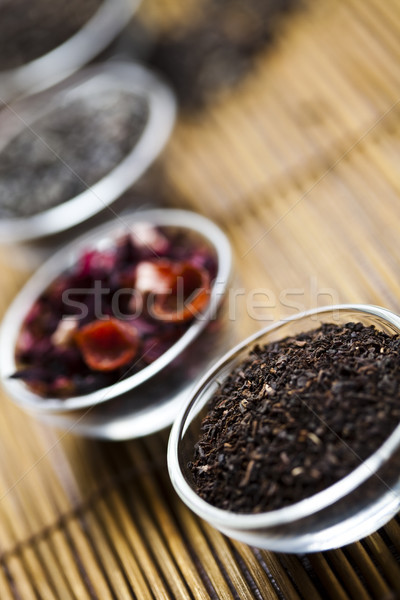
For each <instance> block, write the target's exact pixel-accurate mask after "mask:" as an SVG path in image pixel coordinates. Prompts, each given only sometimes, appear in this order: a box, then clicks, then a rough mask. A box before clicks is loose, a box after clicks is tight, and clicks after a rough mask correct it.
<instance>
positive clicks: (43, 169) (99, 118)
mask: <svg viewBox="0 0 400 600" xmlns="http://www.w3.org/2000/svg"><path fill="white" fill-rule="evenodd" d="M147 118H148V104H147V101H146V99H145V98H143V97H140V96H138V95H136V94H131V93H128V92H122V91H117V90H111V91H104V90H103V91H102V93H99V94H98V93H96V94H94V93H92V94H90V95H87V96H86V97H80V98H75V99H73V100H72V99H70V100H69V101H67V102H66V103H65V104H60V106H59V107H58V108H57V109H54V110H53V111H52V112H50V113H49V114H48V115H46V116H43V117H42V118H41V119H39V120H38V121H37V122H35V123H34V124H33V125H32V127H31V128H28V127H27V128H25V129H24V130H23V131H22V132H20V133H19V134H18V135H16V136H15V137H14V138H13V139H12V140H11V141H10V142H9V143H8V144H7V145H6V146H5V147H4V148H3V149H2V151H1V152H0V217H6V218H15V217H27V216H31V215H35V214H37V213H40V212H42V211H44V210H47V209H49V208H52V207H54V206H57V205H59V204H61V203H63V202H65V201H67V200H70V199H71V198H74V197H75V196H77V195H78V194H80V193H82V192H84V191H86V190H87V189H88V187H89V186H91V185H93V184H95V183H97V182H98V181H99V180H100V179H101V178H102V177H104V176H105V175H107V173H109V172H110V171H111V169H113V168H114V167H116V166H117V165H118V163H120V162H121V161H122V160H123V159H124V158H125V156H126V155H127V154H128V153H129V152H130V151H131V150H132V149H133V148H134V146H135V144H136V143H137V141H138V140H139V138H140V136H141V134H142V132H143V130H144V127H145V125H146V122H147Z"/></svg>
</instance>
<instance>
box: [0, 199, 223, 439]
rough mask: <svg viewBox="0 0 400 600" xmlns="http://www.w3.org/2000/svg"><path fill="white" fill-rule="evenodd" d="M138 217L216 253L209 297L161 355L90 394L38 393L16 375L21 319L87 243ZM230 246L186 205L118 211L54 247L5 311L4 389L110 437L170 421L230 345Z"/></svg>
mask: <svg viewBox="0 0 400 600" xmlns="http://www.w3.org/2000/svg"><path fill="white" fill-rule="evenodd" d="M137 223H150V224H152V225H154V226H162V227H172V228H174V229H178V230H180V229H181V230H182V232H185V234H187V235H188V236H190V235H193V236H196V238H197V237H199V238H200V239H201V240H203V241H204V242H205V243H206V245H207V246H209V247H210V249H211V251H212V252H213V253H215V255H216V258H217V266H218V267H217V268H218V270H217V275H216V278H215V281H214V283H213V285H212V287H211V292H210V300H209V303H208V305H207V307H206V309H205V311H204V312H203V313H202V314H201V317H199V318H195V319H194V320H193V322H192V323H191V324H190V326H189V328H188V329H187V330H186V332H185V333H184V334H183V335H182V336H181V337H180V338H179V339H178V340H177V341H176V342H175V343H174V344H173V346H172V347H170V348H169V349H168V350H167V351H166V352H164V354H162V355H161V356H160V357H159V358H157V359H156V360H155V361H154V362H152V363H151V364H149V365H148V366H146V367H145V368H143V369H142V370H141V371H138V372H137V373H135V374H134V375H131V376H129V377H127V378H126V379H122V380H120V381H118V382H117V383H115V384H114V385H112V386H109V387H107V388H103V389H100V390H97V391H95V392H92V393H90V394H86V395H81V396H76V397H71V398H66V399H58V398H43V397H41V396H39V395H38V394H36V393H34V392H32V391H31V390H30V389H29V388H28V386H27V385H26V384H25V383H24V382H23V381H22V380H19V379H11V378H10V375H12V374H13V373H15V371H16V370H17V365H16V361H15V347H16V342H17V339H18V335H19V332H20V329H21V325H22V323H23V321H24V318H25V316H26V315H27V313H28V311H29V309H30V308H31V306H32V304H33V303H34V301H35V300H36V299H37V298H38V297H39V296H40V294H41V293H42V292H43V291H44V290H45V289H46V288H47V287H48V285H49V284H50V283H51V282H52V281H54V280H55V279H56V278H57V277H58V276H59V275H60V274H61V273H62V272H64V271H65V270H66V269H68V268H70V267H72V266H73V265H74V264H76V261H77V260H78V258H79V257H80V256H81V255H82V252H83V251H84V250H87V249H88V248H91V249H99V250H104V249H105V248H107V247H109V246H110V245H112V244H113V243H114V242H115V240H116V239H118V238H119V237H120V236H121V235H123V234H124V233H129V231H130V227H131V226H132V225H134V224H137ZM231 262H232V257H231V248H230V244H229V242H228V240H227V238H226V236H225V235H224V233H223V232H222V231H221V230H220V229H219V228H218V227H217V226H216V225H215V224H214V223H212V222H211V221H209V220H208V219H206V218H204V217H202V216H200V215H198V214H195V213H192V212H188V211H181V210H173V209H158V210H149V211H141V212H136V213H131V214H130V215H124V216H123V218H121V219H119V220H114V221H112V222H110V223H107V224H106V225H103V226H101V227H99V228H96V229H93V230H92V231H91V232H90V233H87V234H85V235H83V236H82V237H80V238H78V239H77V240H75V241H73V242H72V243H71V244H69V245H68V246H66V247H65V248H63V249H61V250H60V251H59V252H57V254H55V255H54V256H53V257H52V258H51V259H50V260H48V261H47V262H46V263H45V264H44V265H43V266H42V267H41V268H40V269H39V270H38V271H37V272H36V273H35V274H34V275H33V276H32V278H31V279H30V280H29V281H28V283H27V284H26V285H25V286H24V288H23V289H22V290H21V292H20V293H19V295H18V296H17V297H16V299H15V300H14V302H13V303H12V304H11V306H10V307H9V310H8V311H7V313H6V316H5V317H4V320H3V323H2V327H1V332H0V376H1V379H2V383H3V386H4V388H5V390H6V392H7V393H8V394H9V395H10V396H11V398H12V399H13V400H14V401H15V402H16V403H17V404H18V405H19V406H21V407H22V408H23V409H24V410H26V411H28V412H29V413H31V414H33V415H34V416H36V417H37V418H39V419H41V420H43V421H45V422H48V423H49V424H51V425H55V426H58V427H61V428H63V429H70V430H71V432H73V433H77V434H82V435H87V436H92V437H100V438H106V439H113V440H121V439H129V438H134V437H140V436H144V435H147V434H149V433H153V432H155V431H158V430H160V429H162V428H164V427H167V426H169V425H171V423H172V422H173V420H174V419H175V417H176V414H177V412H178V409H179V408H180V407H181V405H182V402H183V401H184V400H185V399H186V398H187V396H188V394H189V390H191V389H192V386H193V385H194V382H195V381H196V380H197V379H198V378H199V377H200V376H201V375H202V373H204V370H205V369H206V368H208V366H209V365H210V364H212V362H214V361H215V360H216V358H217V357H218V356H221V355H222V354H223V352H225V351H226V349H227V348H228V347H229V346H230V344H231V343H232V339H231V332H230V329H229V328H228V327H227V316H226V312H227V311H226V310H225V304H224V299H225V296H226V294H227V290H228V285H229V281H230V276H231Z"/></svg>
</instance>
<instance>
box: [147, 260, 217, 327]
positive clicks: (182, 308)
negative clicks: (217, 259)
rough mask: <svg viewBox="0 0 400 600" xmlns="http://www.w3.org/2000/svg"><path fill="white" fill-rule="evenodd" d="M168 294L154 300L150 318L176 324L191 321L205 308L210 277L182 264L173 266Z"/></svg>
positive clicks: (205, 272)
mask: <svg viewBox="0 0 400 600" xmlns="http://www.w3.org/2000/svg"><path fill="white" fill-rule="evenodd" d="M173 274H174V280H173V282H172V285H171V288H170V292H169V293H165V294H159V295H157V296H156V297H155V299H154V304H153V307H152V316H153V317H155V318H156V319H160V320H163V321H170V322H172V323H178V322H182V321H187V320H188V319H192V318H193V317H195V316H196V315H197V314H198V313H200V312H201V311H202V310H204V308H205V307H206V306H207V304H208V301H209V296H210V277H209V274H208V272H207V271H206V270H205V269H203V268H197V267H194V266H193V265H192V264H191V263H188V262H182V263H178V264H177V265H175V266H174V270H173Z"/></svg>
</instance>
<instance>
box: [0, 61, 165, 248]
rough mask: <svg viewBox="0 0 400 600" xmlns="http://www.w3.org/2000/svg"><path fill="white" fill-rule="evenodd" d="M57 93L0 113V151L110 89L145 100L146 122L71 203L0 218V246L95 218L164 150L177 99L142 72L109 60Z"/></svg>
mask: <svg viewBox="0 0 400 600" xmlns="http://www.w3.org/2000/svg"><path fill="white" fill-rule="evenodd" d="M64 83H66V85H65V86H64V87H62V88H61V89H55V90H48V91H47V92H45V93H44V94H43V95H39V96H38V97H32V98H28V99H26V100H24V101H21V103H20V104H18V105H17V104H16V105H14V106H12V107H11V109H10V110H6V111H3V114H1V115H0V126H1V134H0V151H1V149H2V148H4V147H5V146H6V145H7V144H8V143H9V142H10V141H12V139H13V138H14V137H15V136H16V135H18V134H19V133H20V132H22V131H24V130H26V128H34V126H35V122H37V121H39V120H41V119H44V118H45V117H46V115H50V114H51V113H53V112H54V111H56V110H57V107H58V106H60V105H61V104H62V103H65V102H69V101H72V100H76V99H79V98H90V97H91V96H98V95H100V94H102V93H104V92H107V91H109V90H112V91H121V92H127V93H128V94H129V93H131V94H134V95H137V96H138V97H140V98H143V99H144V100H145V101H146V104H147V106H148V117H147V121H146V124H145V126H144V129H143V131H142V133H141V135H140V137H139V139H138V140H137V141H136V142H135V144H134V145H133V147H132V149H131V151H130V152H129V153H128V154H127V155H126V156H125V157H124V159H123V160H122V161H121V162H120V163H119V164H118V165H117V166H115V167H114V168H112V169H111V170H110V171H109V173H107V174H106V175H105V176H104V177H102V178H101V179H100V180H99V181H97V182H96V183H94V184H93V185H91V186H89V187H88V188H87V189H86V190H85V191H83V192H82V193H80V194H78V195H77V196H75V197H74V198H71V199H69V200H66V201H65V202H62V203H61V204H58V205H57V206H54V207H52V208H48V209H46V210H43V211H42V212H40V213H38V214H34V215H32V216H28V217H13V218H0V240H1V243H2V244H9V243H16V242H24V241H31V240H35V239H38V238H43V237H44V236H48V235H51V234H55V233H59V232H61V231H65V230H67V229H69V228H71V227H74V226H75V225H78V224H80V223H82V222H84V221H86V220H88V219H90V218H91V217H93V216H95V215H96V214H98V213H99V212H101V211H102V210H104V209H105V208H107V207H109V206H110V205H111V204H112V202H114V201H115V200H117V199H118V198H119V197H120V196H121V194H122V193H123V192H125V191H126V190H127V189H128V188H129V187H130V186H131V185H133V184H134V183H135V182H136V181H137V179H138V178H139V177H140V176H141V175H142V174H143V173H144V172H145V170H146V169H147V168H148V167H149V166H150V164H151V163H152V162H153V161H154V160H155V158H156V157H157V156H158V154H159V153H160V152H161V150H162V148H163V147H164V146H165V144H166V142H167V140H168V138H169V136H170V134H171V131H172V128H173V125H174V121H175V116H176V101H175V96H174V95H173V93H172V91H171V90H170V89H169V87H168V86H167V85H166V84H165V83H163V82H162V81H161V80H160V79H159V78H158V77H157V76H156V75H155V74H153V73H152V72H151V71H149V70H147V69H146V68H145V67H142V66H139V65H136V64H133V63H127V62H123V61H114V60H113V61H109V62H108V63H105V64H103V65H96V66H94V67H90V68H88V69H85V70H83V71H81V72H80V73H78V74H76V75H74V76H73V78H72V79H71V80H69V81H68V82H64Z"/></svg>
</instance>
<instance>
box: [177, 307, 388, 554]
mask: <svg viewBox="0 0 400 600" xmlns="http://www.w3.org/2000/svg"><path fill="white" fill-rule="evenodd" d="M350 321H360V322H362V323H363V324H365V325H374V326H375V327H376V328H377V329H379V330H381V331H384V332H386V333H389V334H391V335H393V334H395V335H398V334H399V333H400V318H399V317H398V316H397V315H396V314H394V313H392V312H390V311H388V310H386V309H384V308H380V307H376V306H370V305H338V306H333V307H327V308H319V309H315V310H311V311H308V312H305V313H301V314H299V315H297V316H294V317H292V318H289V319H287V320H286V321H284V322H279V323H277V324H274V325H272V326H270V327H267V328H266V329H263V330H262V331H260V332H258V333H256V334H255V335H252V336H251V337H250V338H248V339H247V340H245V341H244V342H242V343H241V344H239V345H238V346H236V347H235V348H234V349H233V350H231V351H230V352H229V353H228V354H226V355H225V356H224V357H223V358H222V359H221V360H220V361H219V362H218V363H217V364H216V365H215V366H214V367H213V368H212V369H211V370H210V371H209V372H208V373H207V374H206V375H205V376H204V377H203V378H202V380H201V381H200V382H199V384H198V386H197V387H196V390H195V391H194V393H193V396H192V398H191V400H190V401H189V402H188V403H187V405H186V406H185V407H182V409H181V411H180V414H179V415H178V417H177V419H176V421H175V423H174V425H173V427H172V430H171V434H170V439H169V446H168V468H169V474H170V477H171V480H172V483H173V485H174V487H175V490H176V491H177V493H178V494H179V496H180V497H181V498H182V500H183V501H184V502H185V503H186V504H187V506H188V507H189V508H191V509H192V510H193V511H194V512H195V513H196V514H197V515H198V516H200V517H201V518H203V519H205V520H206V521H208V522H209V523H210V524H211V525H213V526H214V527H215V528H217V529H219V530H220V531H222V532H223V533H225V534H226V535H228V536H230V537H232V538H234V539H237V540H240V541H243V542H245V543H247V544H251V545H254V546H258V547H261V548H266V549H268V550H273V551H276V552H294V553H302V552H315V551H322V550H328V549H331V548H337V547H340V546H344V545H345V544H349V543H350V542H353V541H356V540H358V539H360V538H362V537H364V536H366V535H369V534H370V533H372V532H373V531H375V530H376V529H378V528H379V527H380V526H382V525H384V524H385V523H386V522H387V521H389V519H390V518H391V517H393V516H394V515H395V513H396V512H397V511H398V510H399V507H400V425H398V426H397V427H396V429H395V430H394V431H393V433H392V434H391V435H390V436H389V438H388V439H387V440H386V441H385V442H384V444H383V445H382V446H381V447H380V448H379V449H378V450H377V451H376V452H375V453H374V454H372V455H371V456H370V457H369V458H368V459H367V460H365V461H364V462H363V463H361V465H360V466H358V467H357V468H356V469H355V470H354V471H352V472H351V473H350V474H349V475H347V476H346V477H344V478H343V479H341V480H340V481H338V482H337V483H335V484H334V485H332V486H330V487H328V488H326V489H325V490H323V491H321V492H319V493H318V494H315V495H313V496H310V497H309V498H307V499H304V500H302V501H300V502H297V503H295V504H292V505H290V506H287V507H284V508H281V509H279V510H273V511H272V510H271V511H269V512H264V513H260V514H242V513H235V512H232V511H226V510H222V509H220V508H216V507H214V506H212V505H211V504H209V503H208V502H206V501H204V500H203V499H202V498H200V496H199V495H198V494H197V493H196V491H195V489H194V485H193V480H192V477H191V473H190V471H189V469H188V466H187V464H188V462H189V461H191V460H193V446H194V444H195V443H196V441H197V440H198V436H199V430H200V423H201V421H202V419H203V417H204V415H205V414H206V413H207V405H208V403H209V401H210V399H211V398H212V397H213V395H214V394H215V392H216V391H217V389H218V388H219V386H220V385H221V383H222V382H223V381H224V379H225V378H226V377H227V376H228V375H229V373H230V372H231V371H232V370H233V369H234V368H235V367H236V366H237V365H238V364H239V363H240V362H241V361H242V360H243V359H244V358H245V357H247V356H248V353H249V351H250V350H251V349H252V348H253V347H254V346H255V345H256V344H258V343H259V344H266V343H269V342H272V341H278V340H280V339H283V338H284V337H286V336H292V335H296V334H298V333H301V332H305V331H309V330H311V329H315V328H317V327H319V326H320V325H321V324H322V323H328V322H334V323H338V324H345V323H347V322H350Z"/></svg>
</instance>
